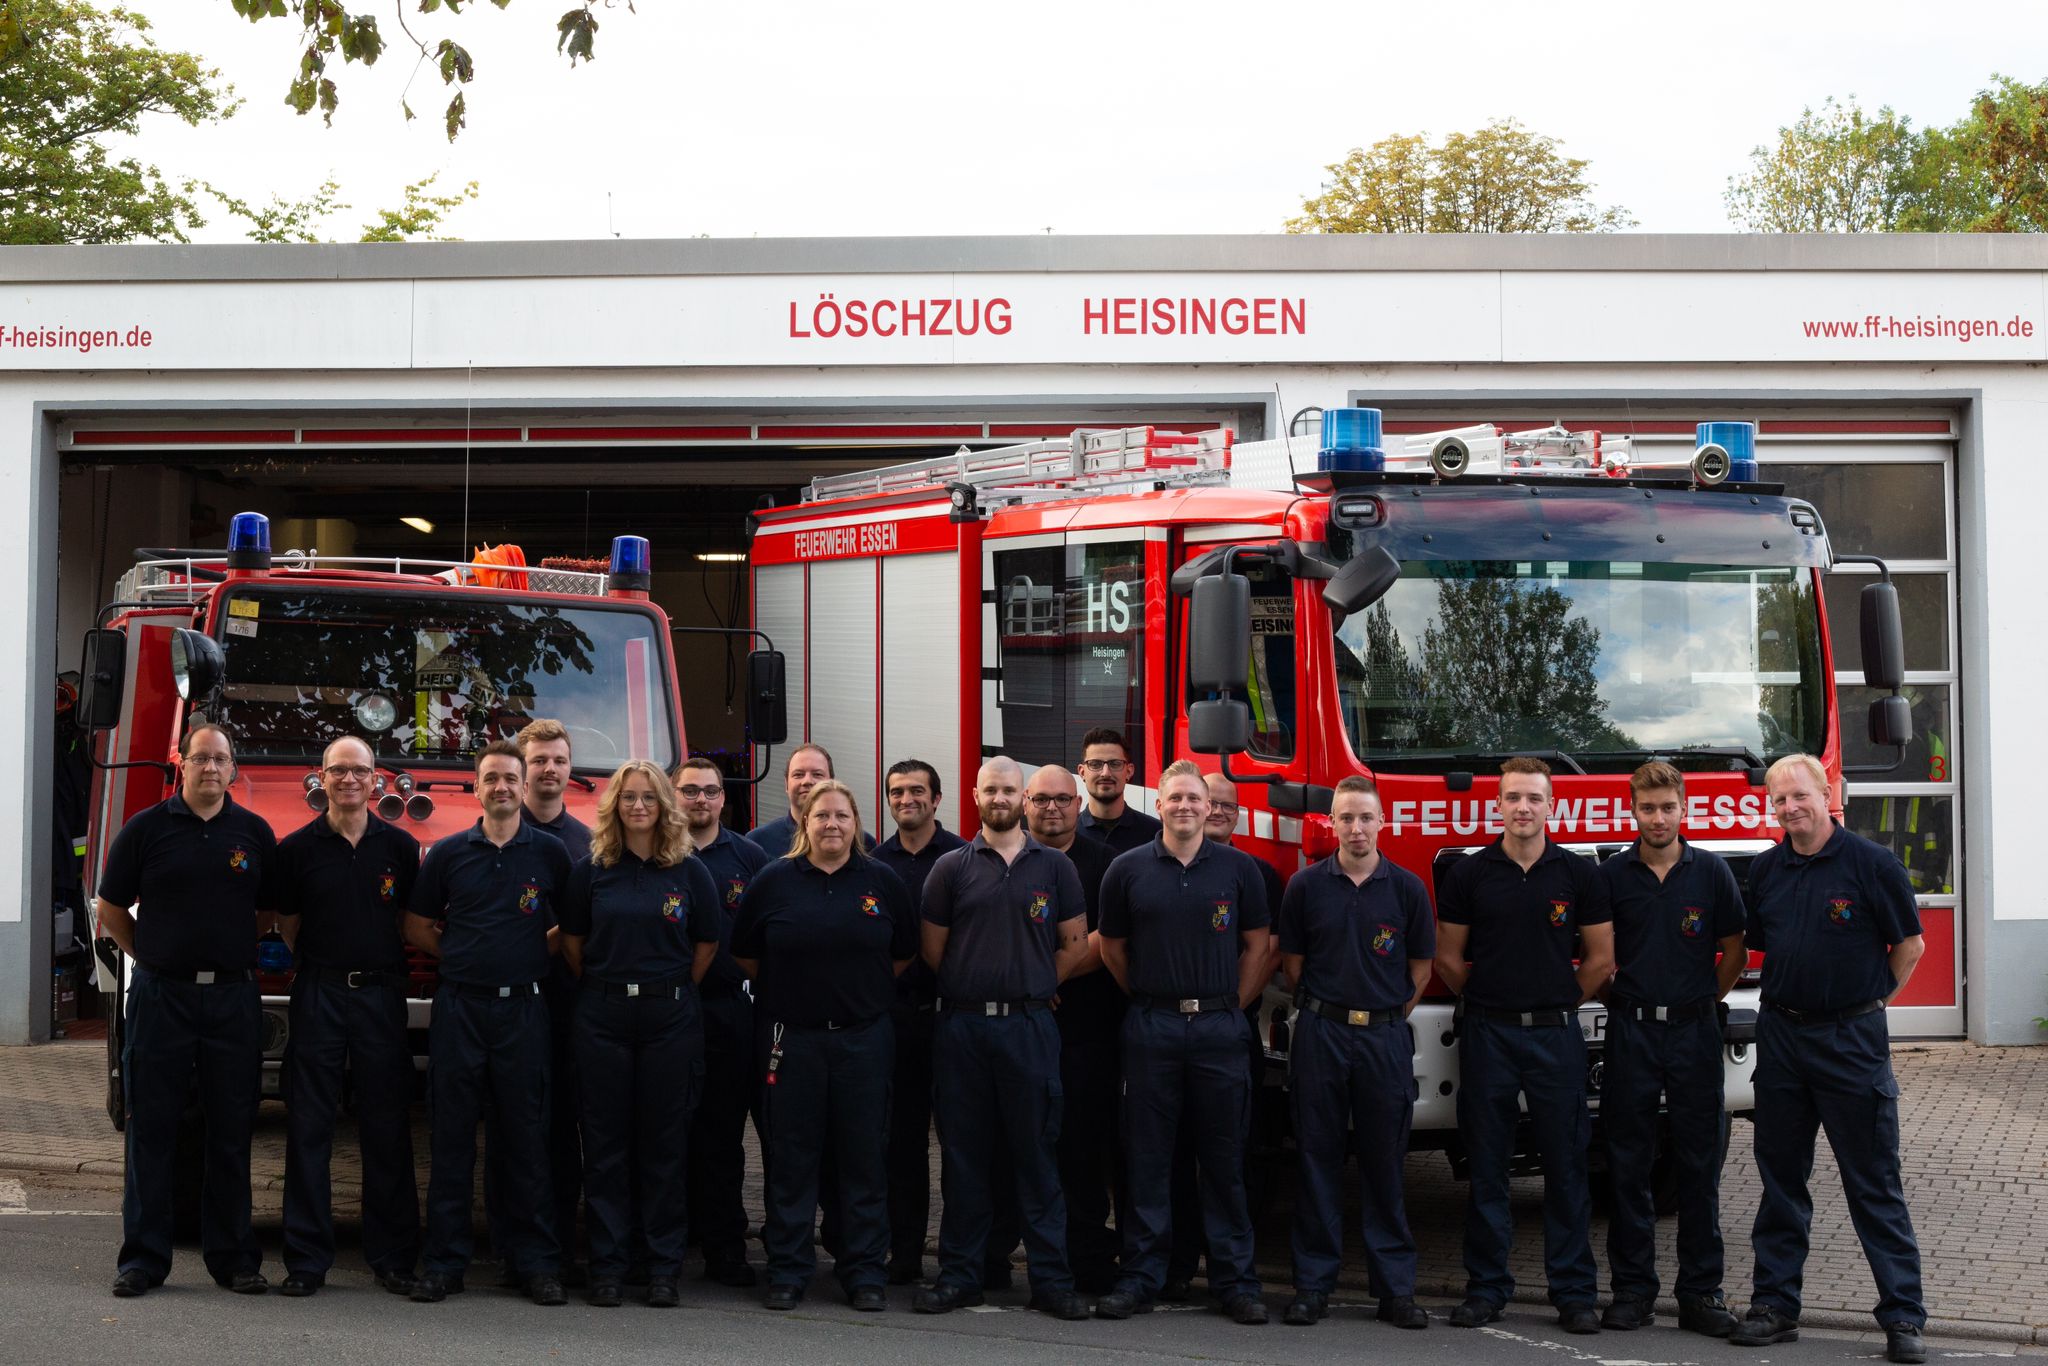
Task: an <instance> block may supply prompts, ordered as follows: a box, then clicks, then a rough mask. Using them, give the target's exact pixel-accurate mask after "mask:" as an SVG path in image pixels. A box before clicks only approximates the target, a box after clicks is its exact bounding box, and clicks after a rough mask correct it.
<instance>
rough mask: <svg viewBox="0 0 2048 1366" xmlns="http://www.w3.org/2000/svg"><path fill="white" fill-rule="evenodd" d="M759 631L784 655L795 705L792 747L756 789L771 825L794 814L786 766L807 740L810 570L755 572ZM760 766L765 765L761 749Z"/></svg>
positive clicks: (775, 759) (781, 750)
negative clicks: (806, 628) (806, 612)
mask: <svg viewBox="0 0 2048 1366" xmlns="http://www.w3.org/2000/svg"><path fill="white" fill-rule="evenodd" d="M754 625H755V627H756V628H757V629H759V630H761V631H764V632H766V633H767V635H768V638H769V639H770V640H772V641H774V642H775V648H776V649H778V650H780V651H782V655H783V671H784V674H785V677H786V680H787V688H788V691H787V697H788V702H789V741H788V743H786V744H783V745H780V746H778V747H777V748H776V750H775V752H774V753H772V754H770V755H769V756H768V763H769V766H770V771H769V774H768V776H767V778H765V779H764V780H763V781H762V782H761V783H759V784H758V785H757V786H756V787H755V788H754V792H755V794H756V801H757V803H758V806H757V809H758V811H759V813H760V817H759V818H760V821H761V823H762V824H766V823H767V822H769V821H772V820H775V819H777V818H778V817H781V816H783V815H786V814H788V811H789V799H788V798H787V797H786V796H785V795H784V794H783V788H782V764H783V761H784V760H785V759H787V758H788V757H789V751H790V748H791V746H794V745H799V744H802V743H803V738H804V699H805V697H806V696H807V695H808V694H807V689H806V688H805V686H804V684H805V674H804V668H805V659H804V566H802V565H800V564H776V565H764V566H762V567H761V568H759V569H756V570H755V571H754ZM754 762H755V764H756V765H758V764H759V763H760V762H761V757H760V751H759V750H758V749H757V750H756V751H755V757H754Z"/></svg>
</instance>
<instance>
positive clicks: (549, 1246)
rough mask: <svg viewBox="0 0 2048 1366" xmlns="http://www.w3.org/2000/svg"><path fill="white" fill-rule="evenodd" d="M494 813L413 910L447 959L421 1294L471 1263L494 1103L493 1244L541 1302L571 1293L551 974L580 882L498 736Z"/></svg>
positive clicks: (490, 788)
mask: <svg viewBox="0 0 2048 1366" xmlns="http://www.w3.org/2000/svg"><path fill="white" fill-rule="evenodd" d="M476 795H477V801H478V803H479V804H480V805H481V806H482V807H483V816H482V817H481V818H480V819H479V820H478V821H477V823H476V824H475V825H474V826H472V827H471V828H470V829H469V830H467V831H465V832H464V833H462V834H460V835H450V836H448V837H447V838H446V839H443V840H441V841H439V842H438V843H436V844H435V845H434V847H433V848H432V849H429V850H428V851H427V857H426V859H425V861H424V862H422V863H421V864H420V877H419V882H418V884H417V885H416V886H415V887H414V889H413V898H412V904H411V905H410V906H408V907H407V908H406V917H405V932H406V938H407V939H408V940H410V941H411V942H412V943H413V944H414V945H416V946H417V947H419V948H420V949H421V950H423V951H424V952H426V953H429V954H431V955H433V956H434V957H436V958H438V959H440V960H441V984H440V986H439V987H438V988H436V990H435V992H434V1020H433V1025H432V1027H431V1029H430V1031H429V1034H428V1039H427V1052H428V1062H429V1068H428V1072H427V1088H428V1096H429V1100H430V1105H431V1113H432V1116H433V1138H432V1149H433V1156H432V1164H431V1169H430V1172H429V1175H428V1180H427V1229H426V1245H425V1249H424V1255H423V1256H422V1258H421V1274H420V1277H419V1282H418V1284H416V1285H415V1286H414V1287H413V1292H412V1298H413V1299H414V1300H417V1301H420V1302H421V1303H433V1302H436V1301H439V1300H442V1299H445V1298H447V1297H448V1296H449V1295H452V1294H456V1293H459V1292H460V1291H461V1290H462V1288H463V1283H462V1277H463V1273H464V1272H465V1271H467V1270H468V1269H469V1260H470V1204H471V1198H472V1195H471V1187H472V1182H473V1180H474V1177H475V1173H476V1126H477V1122H478V1121H479V1120H480V1119H482V1118H483V1116H484V1112H485V1110H486V1108H489V1109H490V1110H492V1111H493V1113H494V1117H495V1121H496V1127H495V1128H494V1129H493V1130H492V1133H493V1135H494V1136H495V1137H496V1139H497V1141H498V1143H499V1144H500V1146H501V1147H503V1149H504V1150H505V1166H504V1168H503V1171H504V1188H503V1190H502V1191H501V1192H500V1197H499V1202H498V1205H499V1208H498V1209H497V1210H495V1211H493V1213H494V1214H495V1215H496V1217H497V1218H498V1220H499V1224H500V1226H497V1227H493V1228H492V1229H491V1240H492V1242H493V1243H494V1244H497V1245H498V1246H501V1247H503V1248H504V1249H505V1257H506V1260H507V1261H508V1262H509V1263H511V1264H512V1265H514V1266H516V1267H518V1268H519V1269H520V1270H521V1272H522V1273H523V1274H524V1276H525V1277H526V1292H527V1294H528V1296H529V1297H531V1298H532V1300H533V1301H534V1303H536V1304H546V1305H557V1304H566V1303H568V1297H567V1296H566V1295H564V1294H563V1292H562V1278H561V1256H562V1252H561V1246H560V1244H558V1243H557V1242H556V1240H555V1231H554V1221H553V1219H552V1218H551V1217H550V1213H551V1211H552V1210H553V1208H554V1197H553V1183H552V1181H551V1179H550V1174H549V1164H548V1150H547V1133H548V1104H549V1097H548V1088H549V1084H550V1074H551V1072H552V1071H553V1067H552V1062H553V1049H552V1048H551V1046H550V1038H549V1026H548V1011H547V1002H546V1001H545V1000H544V999H543V998H542V996H541V981H542V979H543V978H545V977H546V976H547V974H548V971H549V969H550V967H551V966H552V957H553V955H552V954H551V953H550V952H549V943H548V930H549V928H550V925H551V923H552V921H553V917H554V915H555V913H556V911H557V908H558V907H559V905H560V901H561V892H562V888H563V887H564V886H565V885H567V883H568V880H569V866H570V865H569V854H568V851H567V850H565V849H563V847H562V842H561V841H560V840H558V839H556V838H555V837H554V836H553V835H550V834H547V833H546V832H544V831H540V830H535V829H533V828H532V827H531V826H529V825H527V824H526V822H525V821H524V820H522V819H521V809H522V803H523V801H524V799H525V796H526V781H525V765H524V763H523V762H522V760H521V759H520V757H519V749H518V747H517V746H516V745H513V744H511V743H510V742H509V741H504V740H498V741H494V742H493V743H491V744H488V745H486V746H484V747H483V748H482V749H481V750H478V751H477V756H476Z"/></svg>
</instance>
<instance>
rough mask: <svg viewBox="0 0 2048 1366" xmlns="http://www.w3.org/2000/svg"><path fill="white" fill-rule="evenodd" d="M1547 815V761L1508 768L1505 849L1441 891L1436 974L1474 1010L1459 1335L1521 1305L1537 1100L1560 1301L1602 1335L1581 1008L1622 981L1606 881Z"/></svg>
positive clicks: (1465, 864)
mask: <svg viewBox="0 0 2048 1366" xmlns="http://www.w3.org/2000/svg"><path fill="white" fill-rule="evenodd" d="M1550 809H1551V789H1550V766H1549V765H1548V764H1546V763H1544V762H1543V761H1542V760H1541V759H1529V758H1514V759H1509V760H1508V761H1507V762H1506V763H1504V764H1502V765H1501V779H1500V818H1501V824H1502V827H1503V828H1502V834H1501V837H1500V838H1499V839H1498V840H1496V841H1494V842H1493V843H1492V844H1489V845H1487V846H1486V847H1485V848H1484V849H1481V850H1479V851H1478V852H1476V853H1472V854H1467V855H1466V856H1465V857H1464V858H1462V859H1460V860H1458V861H1457V862H1456V863H1454V864H1452V865H1451V868H1450V871H1449V872H1448V873H1446V874H1445V876H1444V880H1443V885H1442V887H1441V888H1440V889H1439V890H1438V893H1437V941H1436V971H1437V976H1439V977H1441V978H1443V980H1444V984H1445V985H1446V986H1448V987H1450V989H1451V990H1452V991H1455V992H1457V993H1458V994H1459V995H1460V996H1462V997H1463V998H1464V1001H1463V1005H1462V1020H1461V1023H1460V1025H1459V1029H1458V1072H1459V1084H1458V1134H1459V1137H1460V1139H1461V1140H1462V1141H1463V1142H1464V1144H1465V1151H1466V1155H1467V1156H1468V1158H1469V1159H1470V1161H1471V1174H1470V1180H1469V1183H1468V1189H1467V1192H1466V1204H1465V1301H1464V1303H1462V1304H1460V1305H1459V1306H1458V1307H1457V1308H1455V1309H1453V1310H1452V1311H1451V1323H1452V1325H1453V1326H1454V1327H1458V1328H1474V1327H1477V1326H1478V1325H1480V1324H1483V1323H1491V1322H1492V1321H1493V1320H1495V1319H1497V1318H1499V1317H1500V1315H1501V1306H1502V1305H1504V1304H1506V1303H1507V1300H1508V1297H1509V1296H1510V1295H1511V1294H1513V1293H1514V1289H1515V1278H1514V1276H1513V1274H1512V1273H1510V1272H1509V1270H1508V1249H1509V1247H1510V1246H1511V1245H1512V1244H1513V1241H1514V1228H1515V1221H1514V1211H1513V1210H1512V1209H1511V1208H1510V1207H1509V1202H1508V1162H1509V1159H1510V1158H1512V1157H1513V1156H1514V1152H1515V1123H1516V1118H1517V1112H1518V1109H1519V1106H1518V1104H1517V1098H1518V1097H1527V1099H1528V1109H1529V1126H1530V1131H1531V1134H1532V1136H1533V1137H1534V1139H1535V1142H1536V1148H1537V1151H1538V1153H1539V1154H1540V1155H1541V1157H1542V1160H1543V1269H1544V1272H1545V1274H1546V1278H1547V1279H1548V1281H1549V1283H1550V1284H1549V1288H1550V1302H1551V1303H1552V1304H1554V1305H1556V1306H1557V1311H1558V1322H1559V1323H1561V1324H1563V1325H1564V1329H1565V1331H1566V1332H1568V1333H1597V1332H1599V1331H1600V1313H1599V1311H1598V1310H1597V1309H1596V1308H1595V1307H1594V1303H1595V1300H1596V1298H1597V1296H1598V1293H1599V1280H1598V1272H1597V1271H1596V1270H1595V1268H1594V1265H1593V1243H1592V1236H1591V1232H1590V1230H1589V1228H1588V1212H1589V1205H1590V1197H1589V1196H1588V1194H1587V1185H1586V1145H1587V1142H1588V1140H1589V1139H1590V1137H1591V1130H1592V1121H1591V1118H1590V1117H1589V1116H1588V1115H1587V1113H1586V1040H1585V1037H1584V1036H1583V1035H1582V1034H1580V1033H1579V1021H1578V1008H1579V1006H1580V1005H1581V1004H1582V1003H1583V1002H1585V1001H1587V1000H1589V999H1591V997H1592V995H1593V993H1594V992H1595V991H1596V990H1598V989H1599V988H1600V987H1601V986H1602V985H1603V984H1605V982H1606V981H1607V977H1608V974H1609V973H1610V972H1611V971H1612V970H1613V966H1614V927H1613V926H1612V925H1611V924H1610V923H1609V915H1608V910H1607V888H1606V885H1605V884H1604V883H1603V882H1602V881H1601V880H1600V871H1599V869H1598V868H1596V867H1595V866H1594V865H1593V862H1592V860H1590V859H1587V858H1584V857H1582V856H1580V855H1578V854H1574V853H1570V852H1568V851H1566V850H1564V849H1560V848H1559V847H1558V846H1557V845H1555V844H1553V843H1551V841H1550V837H1549V835H1548V834H1547V833H1546V826H1547V824H1548V822H1549V820H1550ZM1575 951H1576V952H1577V953H1578V955H1579V960H1580V961H1579V966H1578V967H1577V969H1576V970H1575V969H1574V968H1573V966H1572V957H1573V954H1574V952H1575ZM1468 959H1469V960H1470V961H1469V963H1468V961H1467V960H1468Z"/></svg>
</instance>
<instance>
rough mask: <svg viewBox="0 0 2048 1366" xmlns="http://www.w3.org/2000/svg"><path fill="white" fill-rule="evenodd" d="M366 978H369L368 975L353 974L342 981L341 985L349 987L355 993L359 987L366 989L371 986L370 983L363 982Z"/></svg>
mask: <svg viewBox="0 0 2048 1366" xmlns="http://www.w3.org/2000/svg"><path fill="white" fill-rule="evenodd" d="M366 976H368V974H367V973H363V972H351V973H349V974H348V975H347V976H345V977H343V978H342V979H341V984H342V985H343V986H345V987H347V988H348V989H349V990H350V991H354V990H356V989H357V988H359V987H366V986H368V985H369V983H368V982H365V981H364V980H363V978H364V977H366Z"/></svg>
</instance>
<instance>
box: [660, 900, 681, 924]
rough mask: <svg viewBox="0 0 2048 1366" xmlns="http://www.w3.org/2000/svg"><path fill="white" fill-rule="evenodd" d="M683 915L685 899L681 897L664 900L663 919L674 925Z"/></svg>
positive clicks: (662, 907) (662, 906)
mask: <svg viewBox="0 0 2048 1366" xmlns="http://www.w3.org/2000/svg"><path fill="white" fill-rule="evenodd" d="M682 915H683V898H682V897H681V896H680V895H676V896H669V897H664V898H662V902H661V918H662V919H663V920H666V921H669V922H671V923H673V922H674V921H677V920H680V919H681V918H682Z"/></svg>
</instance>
